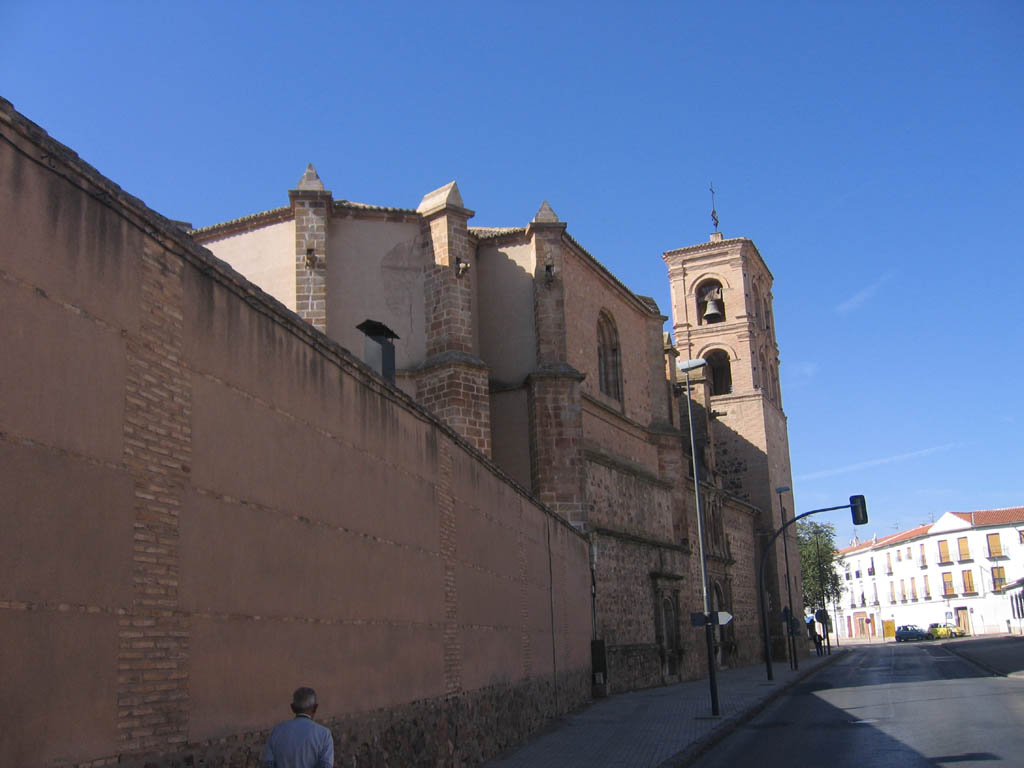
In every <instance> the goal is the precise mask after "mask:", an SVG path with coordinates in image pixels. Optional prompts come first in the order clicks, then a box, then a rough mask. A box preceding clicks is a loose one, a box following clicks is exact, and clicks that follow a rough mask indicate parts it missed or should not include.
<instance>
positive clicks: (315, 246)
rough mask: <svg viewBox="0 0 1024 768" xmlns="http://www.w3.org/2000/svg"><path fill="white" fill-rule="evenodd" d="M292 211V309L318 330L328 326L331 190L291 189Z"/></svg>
mask: <svg viewBox="0 0 1024 768" xmlns="http://www.w3.org/2000/svg"><path fill="white" fill-rule="evenodd" d="M289 197H290V199H291V204H292V208H293V209H294V211H295V311H296V312H297V313H298V315H299V317H301V318H302V319H303V320H305V321H306V322H308V323H310V324H311V325H312V326H313V327H314V328H316V329H317V330H318V331H324V332H326V330H327V220H328V218H329V217H330V214H331V205H332V198H331V193H330V192H323V191H320V192H318V191H313V190H292V191H291V192H289Z"/></svg>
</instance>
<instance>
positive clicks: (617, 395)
mask: <svg viewBox="0 0 1024 768" xmlns="http://www.w3.org/2000/svg"><path fill="white" fill-rule="evenodd" d="M597 383H598V386H599V387H600V389H601V392H602V393H603V394H606V395H608V397H611V398H613V399H615V400H619V401H621V400H622V370H621V365H620V363H619V332H618V331H617V330H616V329H615V321H614V320H612V317H611V315H609V314H608V313H607V312H603V311H602V312H601V314H600V315H598V316H597Z"/></svg>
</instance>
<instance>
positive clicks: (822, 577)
mask: <svg viewBox="0 0 1024 768" xmlns="http://www.w3.org/2000/svg"><path fill="white" fill-rule="evenodd" d="M796 538H797V543H798V544H799V546H800V573H801V576H802V577H803V581H804V608H805V609H807V610H810V611H815V610H817V609H818V608H821V607H825V608H829V607H831V605H832V603H833V602H835V601H836V600H838V599H839V597H840V595H842V589H843V582H842V580H841V579H840V578H839V573H838V572H837V571H836V565H842V562H843V561H842V558H840V557H838V555H837V554H836V529H835V526H834V525H832V523H815V522H811V521H809V520H800V521H798V522H797V524H796Z"/></svg>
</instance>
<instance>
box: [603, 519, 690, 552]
mask: <svg viewBox="0 0 1024 768" xmlns="http://www.w3.org/2000/svg"><path fill="white" fill-rule="evenodd" d="M590 531H591V532H592V533H595V534H597V535H598V536H608V537H609V538H612V539H623V540H625V541H632V542H634V543H636V544H648V545H650V546H655V547H660V548H661V549H671V550H674V551H676V552H682V553H683V554H684V555H689V554H691V550H690V544H689V541H688V540H687V539H683V542H684V543H681V544H674V543H672V542H671V541H665V540H663V539H652V538H650V537H649V536H640V535H638V534H635V533H628V532H626V531H619V530H616V529H615V528H602V527H600V526H594V527H593V528H591V529H590ZM597 556H598V557H600V556H601V553H600V551H598V555H597Z"/></svg>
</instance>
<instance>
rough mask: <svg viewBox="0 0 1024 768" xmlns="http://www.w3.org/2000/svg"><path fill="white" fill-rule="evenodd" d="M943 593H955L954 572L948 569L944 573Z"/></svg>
mask: <svg viewBox="0 0 1024 768" xmlns="http://www.w3.org/2000/svg"><path fill="white" fill-rule="evenodd" d="M942 594H943V595H947V596H948V595H954V594H956V593H955V592H954V591H953V574H952V573H950V572H949V571H947V572H946V573H944V574H942Z"/></svg>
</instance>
